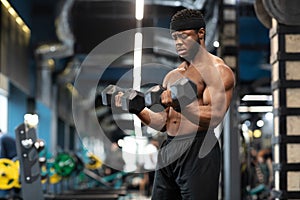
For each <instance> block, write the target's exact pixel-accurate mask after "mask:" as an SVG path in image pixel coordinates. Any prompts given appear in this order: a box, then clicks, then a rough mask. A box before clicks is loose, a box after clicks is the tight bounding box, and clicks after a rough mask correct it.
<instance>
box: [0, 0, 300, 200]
mask: <svg viewBox="0 0 300 200" xmlns="http://www.w3.org/2000/svg"><path fill="white" fill-rule="evenodd" d="M0 6H1V10H0V25H1V28H0V43H1V47H0V55H1V57H0V111H1V115H0V129H1V132H2V133H1V135H3V136H1V138H2V137H4V135H6V136H9V137H11V138H13V139H14V141H15V146H16V150H15V151H16V155H15V156H13V157H12V158H11V157H3V156H2V154H1V159H0V164H1V165H0V174H1V177H0V190H1V191H0V194H2V196H1V199H24V200H40V199H41V200H44V199H45V200H47V199H65V200H68V199H116V200H127V199H145V200H147V199H151V187H152V184H153V182H152V181H153V180H152V179H153V171H154V170H155V159H154V160H153V158H154V157H152V156H155V155H156V154H157V151H158V148H159V146H160V145H161V142H162V141H163V140H164V139H165V137H166V133H165V132H160V131H156V130H154V129H151V128H149V127H147V126H145V125H143V124H142V123H141V121H139V119H138V118H137V117H136V116H135V115H133V114H130V113H129V112H128V109H127V110H126V109H125V110H124V109H118V108H114V107H109V106H107V105H104V103H103V102H104V101H106V103H107V102H109V101H112V100H113V99H110V98H112V97H111V96H108V95H106V96H105V95H103V91H104V89H105V88H106V87H107V86H109V85H110V84H113V85H118V86H120V87H122V88H135V89H138V90H140V91H141V92H145V91H147V90H148V89H149V88H150V87H152V86H153V85H156V84H161V83H162V81H163V77H164V76H165V75H166V74H167V73H168V72H169V71H170V70H172V69H174V68H176V67H177V66H178V63H179V61H178V55H177V54H176V52H175V48H174V41H173V40H172V38H171V36H170V32H169V24H170V20H171V16H172V15H173V14H174V13H175V12H176V11H178V10H181V9H183V8H191V9H199V10H202V11H203V13H204V17H205V21H206V40H205V41H206V49H207V51H209V52H210V53H212V54H214V55H217V56H219V57H220V58H222V59H223V60H224V61H225V63H226V64H227V65H228V66H229V67H230V68H231V69H232V71H233V72H234V74H235V79H236V85H235V89H234V93H233V97H232V102H231V104H230V108H229V110H228V111H227V113H226V116H225V118H224V120H223V122H222V123H221V124H220V126H218V127H217V128H216V136H217V138H218V141H219V144H220V147H221V153H222V162H221V163H222V164H221V175H220V181H219V200H255V199H261V200H262V199H300V156H299V155H298V153H299V151H300V132H299V129H300V125H299V124H300V66H299V65H300V42H299V41H300V9H299V8H300V1H298V0H281V1H277V0H177V1H171V0H136V1H134V0H119V1H115V0H112V1H105V0H27V1H19V0H1V3H0ZM135 106H136V105H135ZM153 109H160V108H159V106H158V107H157V108H153ZM3 141H4V140H3ZM1 145H2V143H1ZM1 148H2V149H3V147H1ZM199 190H201V188H199Z"/></svg>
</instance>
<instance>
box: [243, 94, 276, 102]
mask: <svg viewBox="0 0 300 200" xmlns="http://www.w3.org/2000/svg"><path fill="white" fill-rule="evenodd" d="M272 99H273V98H272V95H249V94H247V95H245V96H244V97H243V98H242V100H243V101H272Z"/></svg>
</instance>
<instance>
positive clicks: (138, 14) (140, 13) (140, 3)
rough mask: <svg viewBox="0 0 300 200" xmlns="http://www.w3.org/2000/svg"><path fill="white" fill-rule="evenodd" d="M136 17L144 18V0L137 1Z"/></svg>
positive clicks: (138, 18)
mask: <svg viewBox="0 0 300 200" xmlns="http://www.w3.org/2000/svg"><path fill="white" fill-rule="evenodd" d="M135 18H136V19H137V20H142V19H143V18H144V0H136V1H135Z"/></svg>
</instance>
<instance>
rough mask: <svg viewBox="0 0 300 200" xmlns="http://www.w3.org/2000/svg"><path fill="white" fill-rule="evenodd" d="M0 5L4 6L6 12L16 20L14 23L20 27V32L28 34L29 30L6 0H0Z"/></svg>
mask: <svg viewBox="0 0 300 200" xmlns="http://www.w3.org/2000/svg"><path fill="white" fill-rule="evenodd" d="M0 1H1V3H2V4H3V5H4V7H5V8H6V9H7V11H8V12H9V13H10V14H11V16H13V17H14V18H15V20H16V22H17V23H18V24H19V26H21V27H22V30H23V31H24V32H25V33H27V34H30V29H29V28H28V26H27V25H25V23H24V21H23V20H22V19H21V18H20V17H19V15H18V13H17V12H16V11H15V9H14V8H13V7H12V6H11V5H10V3H9V2H8V1H7V0H0Z"/></svg>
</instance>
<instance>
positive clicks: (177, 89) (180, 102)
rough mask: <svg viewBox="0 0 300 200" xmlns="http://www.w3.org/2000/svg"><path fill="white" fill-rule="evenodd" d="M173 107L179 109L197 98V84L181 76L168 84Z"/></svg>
mask: <svg viewBox="0 0 300 200" xmlns="http://www.w3.org/2000/svg"><path fill="white" fill-rule="evenodd" d="M170 90H171V97H172V100H173V103H174V104H173V107H174V109H175V110H177V111H180V110H181V108H184V107H186V106H187V105H189V104H190V103H192V102H193V101H194V100H196V99H197V85H196V84H195V83H194V82H193V81H191V80H190V79H188V78H181V79H179V80H178V81H176V82H175V83H174V84H173V85H171V86H170Z"/></svg>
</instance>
